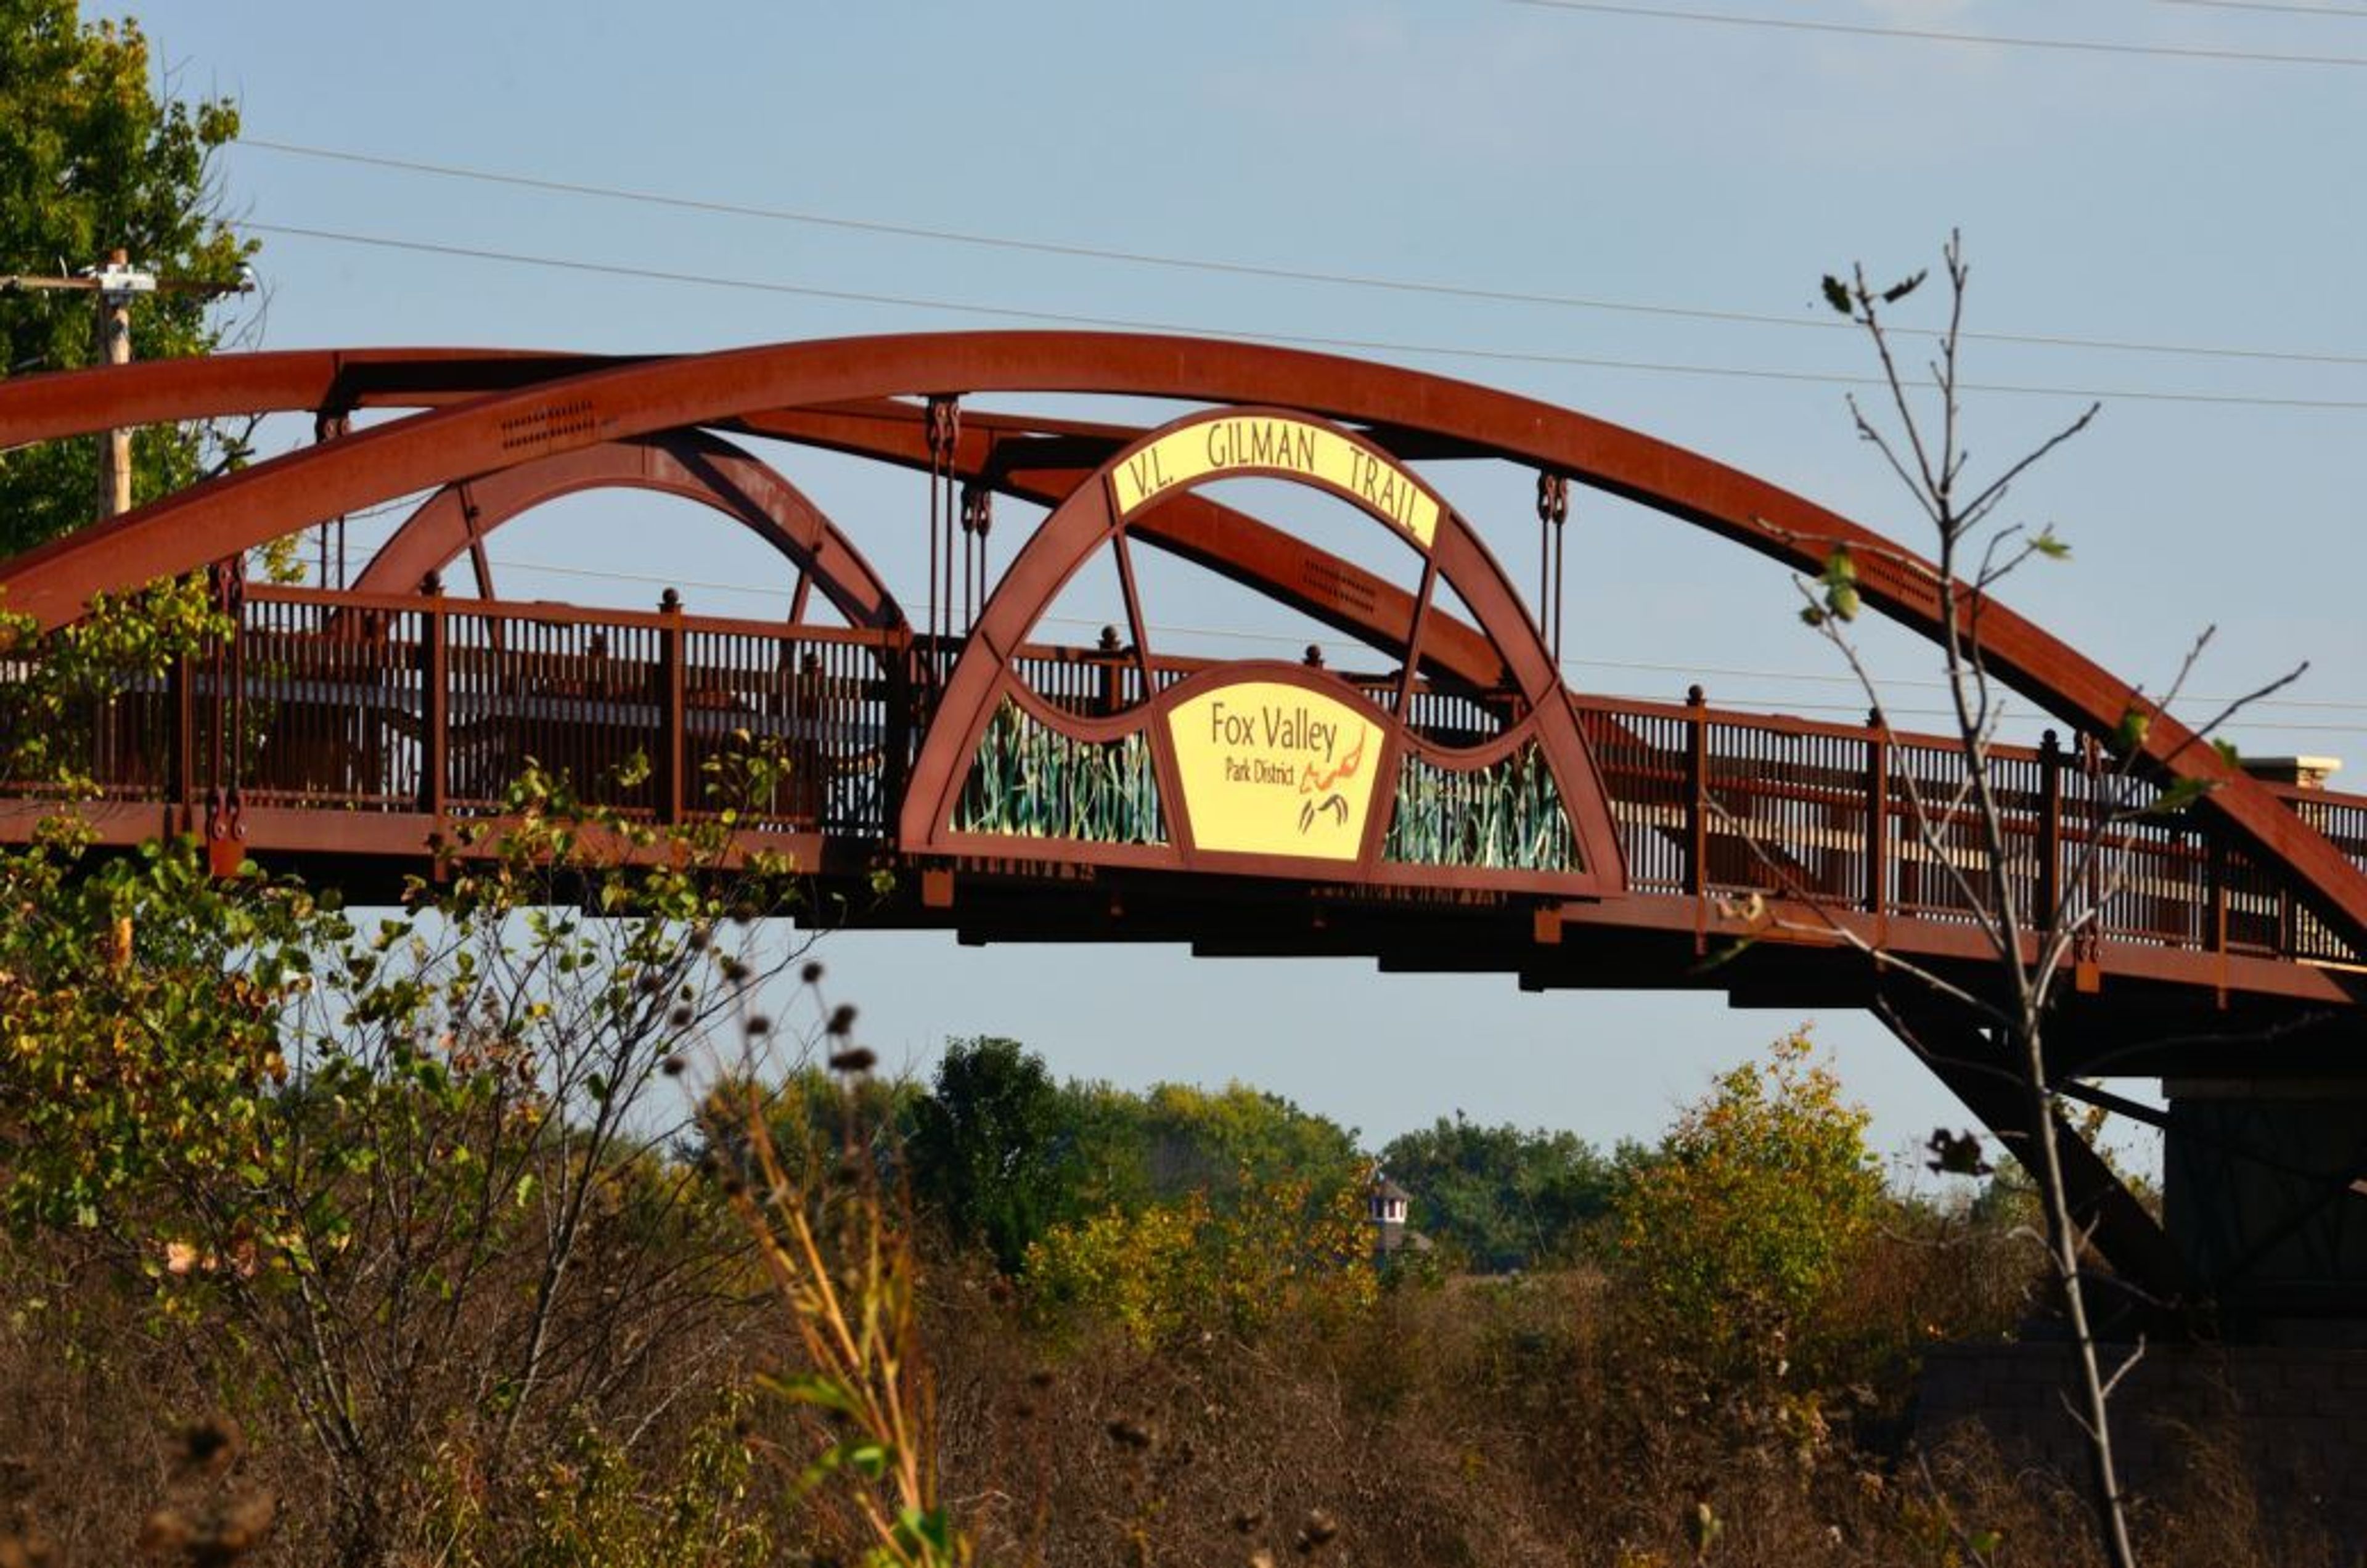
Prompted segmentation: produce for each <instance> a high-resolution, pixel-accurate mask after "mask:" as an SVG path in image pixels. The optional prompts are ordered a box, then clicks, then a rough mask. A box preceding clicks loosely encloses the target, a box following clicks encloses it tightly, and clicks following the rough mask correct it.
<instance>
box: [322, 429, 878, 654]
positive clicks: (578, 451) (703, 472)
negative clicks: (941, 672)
mask: <svg viewBox="0 0 2367 1568" xmlns="http://www.w3.org/2000/svg"><path fill="white" fill-rule="evenodd" d="M595 490H640V491H655V492H657V493H659V494H663V495H672V496H676V497H679V498H681V499H682V500H685V501H692V502H698V503H699V504H701V505H703V506H707V507H708V508H711V509H712V510H714V511H716V512H719V513H722V514H723V515H724V516H726V517H728V518H730V520H731V521H733V522H734V523H737V524H739V525H741V526H742V527H743V528H746V529H747V530H748V531H749V532H751V533H753V534H754V535H755V536H757V537H758V538H760V539H762V540H763V541H764V543H765V544H767V545H769V546H771V547H773V549H774V550H775V551H776V552H777V553H778V554H779V555H780V556H781V557H782V558H784V559H786V560H787V561H788V562H789V564H790V565H792V566H793V567H795V568H796V569H797V572H798V582H797V587H796V589H795V591H794V598H793V602H792V608H791V612H790V618H791V619H792V620H797V619H800V618H802V611H803V607H804V605H805V603H806V597H807V594H808V593H809V592H810V591H811V590H813V589H815V588H819V589H820V590H821V594H822V597H824V598H825V599H828V600H829V601H830V602H831V603H832V604H834V605H835V606H837V608H838V612H839V614H840V615H844V616H845V618H846V623H847V625H849V626H901V625H903V624H904V613H903V611H902V609H901V608H900V607H899V606H898V604H896V601H895V597H894V596H893V595H892V594H890V593H889V592H888V586H887V584H886V583H885V582H883V581H880V578H879V574H878V572H877V571H875V570H872V566H871V563H870V562H869V561H868V560H866V559H865V558H864V556H863V552H862V551H860V550H858V549H856V548H855V546H854V544H853V542H852V541H850V540H849V539H848V538H847V537H846V536H845V535H844V533H842V532H840V531H839V529H838V527H837V526H836V525H834V524H832V522H831V520H830V519H829V518H828V517H826V516H824V515H823V514H822V512H821V508H819V507H817V506H816V505H814V503H813V502H811V501H810V500H809V499H807V497H806V496H805V494H804V493H803V492H802V491H799V490H798V488H797V487H796V486H795V485H793V484H791V483H790V482H789V481H788V480H787V479H786V478H784V477H783V476H782V475H781V474H780V473H779V472H777V471H776V470H775V469H774V468H770V467H769V466H767V465H766V464H764V462H763V461H761V460H760V459H758V458H757V457H754V456H753V454H751V453H749V452H747V451H745V450H743V449H742V448H741V447H738V446H733V445H732V444H731V443H730V442H728V441H725V440H722V439H720V438H719V437H718V436H714V435H710V434H707V433H705V432H703V431H697V430H670V431H661V432H659V433H657V434H652V435H644V436H636V437H634V438H633V439H631V440H628V441H612V442H604V443H602V444H601V445H599V446H583V447H577V448H575V449H572V450H571V451H566V452H561V453H557V454H555V455H553V456H550V457H539V458H537V459H535V460H533V461H532V462H527V463H521V464H518V465H517V466H516V467H515V468H499V469H495V470H494V471H493V472H492V473H490V474H485V475H482V476H481V477H478V478H475V479H455V480H453V481H452V482H450V483H448V484H447V485H445V486H444V487H443V488H442V489H441V490H438V491H436V493H435V494H434V495H432V496H429V497H428V498H427V499H426V500H425V501H424V502H420V504H419V506H418V508H417V509H416V510H415V511H413V513H411V515H410V516H408V517H406V518H404V519H403V521H402V525H401V526H399V527H398V528H396V529H395V531H394V532H393V533H392V534H391V535H390V536H388V537H387V540H386V542H385V543H384V544H382V545H380V546H379V547H378V549H377V550H376V551H375V552H374V553H373V554H372V555H371V557H370V558H369V561H368V564H367V565H365V566H364V567H363V568H362V570H361V572H360V574H359V575H358V576H357V577H356V578H355V580H354V583H353V587H354V590H355V592H361V593H407V592H413V590H415V589H416V588H417V587H418V586H419V584H420V582H421V581H422V580H424V579H425V577H426V575H427V574H428V573H429V572H440V571H442V570H444V569H445V568H447V567H448V566H450V565H451V563H452V562H453V561H454V560H455V559H457V558H459V556H460V555H462V554H463V553H464V552H466V551H468V550H469V549H470V547H471V546H472V545H473V544H474V543H475V542H477V541H480V540H481V539H483V538H484V537H486V536H488V535H491V534H492V533H493V531H494V530H496V529H498V528H500V527H501V526H502V525H504V524H505V523H509V522H511V521H513V520H515V518H517V517H519V516H522V515H524V514H525V513H528V512H530V511H532V510H534V509H535V508H536V507H538V506H542V505H546V504H548V503H549V502H553V501H557V500H559V499H560V498H561V497H562V496H568V495H575V494H580V493H582V492H583V491H595ZM478 588H479V590H480V591H481V592H486V593H487V594H488V596H490V586H489V585H488V584H487V583H485V582H483V581H479V583H478Z"/></svg>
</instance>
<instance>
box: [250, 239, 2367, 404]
mask: <svg viewBox="0 0 2367 1568" xmlns="http://www.w3.org/2000/svg"><path fill="white" fill-rule="evenodd" d="M243 227H245V228H246V229H247V230H249V231H252V232H255V233H258V234H277V235H282V236H285V237H288V238H292V239H304V240H321V241H326V242H329V243H336V244H348V245H363V246H370V247H374V248H379V249H384V250H395V251H409V252H413V253H416V254H425V255H438V256H450V257H456V258H459V259H462V260H468V261H490V262H500V263H504V264H506V265H515V266H537V267H547V268H551V269H554V270H558V271H564V272H579V273H589V274H595V275H598V276H608V277H629V278H634V279H638V280H640V281H643V282H652V283H676V284H691V285H696V286H698V287H701V288H731V289H742V290H750V291H753V292H757V293H764V294H786V295H793V296H797V297H798V298H802V299H835V300H841V301H845V302H850V303H855V304H865V305H889V306H894V307H897V308H899V309H902V310H944V311H949V312H952V313H955V314H958V315H966V316H983V317H988V318H991V319H996V320H1003V321H1036V322H1043V323H1047V324H1050V325H1056V326H1070V327H1094V328H1102V329H1108V330H1116V331H1121V332H1151V333H1179V334H1184V335H1203V336H1205V335H1208V334H1210V333H1214V332H1217V331H1220V330H1221V331H1222V332H1223V333H1224V335H1227V336H1231V337H1238V338H1246V339H1250V340H1251V341H1255V342H1260V343H1270V344H1283V345H1286V346H1291V347H1300V348H1321V349H1332V350H1347V351H1353V352H1356V353H1365V354H1402V355H1429V356H1436V357H1443V358H1449V359H1473V360H1482V361H1488V362H1491V363H1497V364H1516V365H1551V366H1560V367H1576V368H1581V369H1594V370H1632V371H1640V372H1647V373H1650V374H1655V375H1669V376H1700V377H1711V378H1727V379H1736V380H1753V381H1784V382H1795V383H1799V382H1805V383H1810V384H1815V385H1822V386H1834V387H1880V386H1884V385H1886V383H1885V382H1884V381H1883V380H1882V379H1881V378H1878V377H1874V376H1862V375H1860V376H1853V375H1844V374H1838V373H1833V372H1827V371H1814V370H1779V369H1772V368H1765V367H1747V366H1730V365H1682V364H1673V363H1670V362H1667V361H1660V360H1643V359H1613V358H1606V357H1603V356H1599V355H1574V354H1546V353H1540V352H1535V351H1531V350H1522V349H1501V348H1472V347H1467V346H1460V345H1455V344H1418V343H1405V342H1399V341H1395V340H1390V339H1381V338H1351V337H1323V336H1316V335H1312V334H1306V333H1272V332H1245V331H1240V330H1237V329H1212V328H1209V327H1206V326H1194V325H1189V324H1184V323H1178V322H1172V321H1143V320H1139V319H1136V318H1131V317H1121V316H1094V315H1086V314H1082V313H1079V312H1075V311H1068V310H1032V309H1029V308H1026V307H1024V306H1015V305H980V304H974V303H969V302H966V301H961V300H953V299H930V298H926V297H923V296H920V295H910V294H884V293H878V292H874V291H870V290H866V289H851V288H823V287H821V286H820V285H816V284H803V283H781V282H775V281H771V280H766V279H761V278H741V277H724V276H717V275H714V274H710V273H694V272H677V271H673V270H670V269H666V268H660V267H640V266H622V265H616V264H613V263H607V262H590V261H583V260H581V259H578V258H575V257H572V256H540V255H531V254H524V253H521V252H516V251H497V250H491V249H487V248H484V247H481V246H473V245H452V244H443V243H436V242H433V241H427V240H399V239H395V238H392V237H391V236H388V235H379V234H354V233H347V232H344V231H337V230H332V229H312V228H304V227H299V226H296V225H293V224H283V223H252V222H251V223H247V224H245V225H243ZM1958 389H1959V390H1960V391H1965V392H1983V393H1992V394H1998V395H2004V396H2015V397H2047V398H2081V399H2105V400H2118V401H2128V402H2161V403H2195V404H2207V405H2213V406H2218V407H2242V408H2282V409H2327V410H2339V411H2345V412H2356V411H2361V410H2367V400H2362V399H2356V398H2349V399H2346V398H2277V397H2259V396H2249V395H2243V394H2237V393H2229V392H2165V391H2160V390H2154V389H2138V388H2120V389H2094V388H2081V387H2052V386H2036V385H2025V384H2019V383H2012V382H2001V381H1991V382H1977V383H1976V382H1964V383H1960V384H1959V387H1958Z"/></svg>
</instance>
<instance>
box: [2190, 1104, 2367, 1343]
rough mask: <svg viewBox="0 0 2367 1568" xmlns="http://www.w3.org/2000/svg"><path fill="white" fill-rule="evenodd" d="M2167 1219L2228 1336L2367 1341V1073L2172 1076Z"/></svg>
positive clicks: (2257, 1339) (2286, 1340)
mask: <svg viewBox="0 0 2367 1568" xmlns="http://www.w3.org/2000/svg"><path fill="white" fill-rule="evenodd" d="M2163 1089H2164V1091H2165V1096H2166V1098H2167V1099H2168V1100H2169V1128H2168V1132H2167V1135H2166V1137H2165V1138H2164V1141H2163V1155H2162V1187H2163V1190H2162V1219H2163V1224H2164V1226H2165V1228H2166V1229H2167V1230H2168V1231H2169V1237H2170V1240H2171V1242H2172V1244H2173V1245H2174V1246H2175V1247H2177V1249H2178V1251H2179V1253H2180V1255H2181V1256H2182V1257H2183V1258H2185V1259H2186V1261H2187V1263H2188V1265H2189V1266H2190V1267H2191V1269H2192V1270H2193V1272H2194V1274H2195V1275H2196V1276H2197V1277H2198V1278H2199V1279H2201V1280H2203V1281H2205V1282H2206V1283H2207V1284H2208V1285H2209V1286H2210V1287H2211V1288H2212V1290H2213V1292H2214V1295H2215V1297H2216V1298H2217V1304H2218V1309H2219V1317H2220V1329H2221V1332H2222V1334H2223V1335H2224V1336H2225V1337H2226V1338H2228V1339H2229V1340H2231V1341H2235V1342H2242V1343H2254V1344H2282V1345H2294V1346H2298V1345H2321V1346H2324V1345H2342V1346H2348V1347H2367V1078H2361V1077H2329V1078H2308V1079H2302V1078H2238V1077H2211V1078H2171V1079H2169V1080H2167V1081H2166V1082H2165V1083H2164V1085H2163Z"/></svg>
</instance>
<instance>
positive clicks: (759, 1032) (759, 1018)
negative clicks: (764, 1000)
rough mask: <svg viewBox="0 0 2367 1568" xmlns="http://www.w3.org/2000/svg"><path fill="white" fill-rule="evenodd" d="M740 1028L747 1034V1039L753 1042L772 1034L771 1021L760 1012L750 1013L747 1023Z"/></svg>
mask: <svg viewBox="0 0 2367 1568" xmlns="http://www.w3.org/2000/svg"><path fill="white" fill-rule="evenodd" d="M740 1027H741V1028H742V1029H744V1030H746V1031H747V1032H748V1038H749V1039H751V1040H754V1039H757V1038H759V1037H760V1036H763V1035H766V1034H770V1033H771V1032H773V1021H772V1020H771V1019H769V1018H766V1017H765V1016H764V1014H763V1013H761V1012H752V1013H750V1014H749V1015H748V1021H747V1022H745V1023H743V1024H742V1025H741V1026H740Z"/></svg>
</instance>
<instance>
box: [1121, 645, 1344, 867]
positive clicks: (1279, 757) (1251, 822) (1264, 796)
mask: <svg viewBox="0 0 2367 1568" xmlns="http://www.w3.org/2000/svg"><path fill="white" fill-rule="evenodd" d="M1167 727H1168V734H1169V736H1170V737H1171V738H1172V739H1173V741H1174V743H1175V771H1176V773H1177V776H1178V777H1179V778H1180V779H1181V780H1182V782H1183V809H1184V814H1185V815H1186V817H1187V818H1189V819H1190V821H1191V824H1192V841H1193V842H1194V843H1195V844H1196V845H1197V846H1198V847H1199V848H1201V849H1204V850H1228V851H1231V852H1235V853H1238V854H1265V855H1304V856H1307V857H1308V858H1310V859H1314V860H1354V859H1355V858H1356V854H1357V852H1358V851H1359V850H1360V849H1362V848H1363V846H1364V841H1365V817H1366V812H1367V810H1368V808H1369V807H1371V805H1372V800H1373V778H1374V775H1375V774H1376V773H1378V772H1379V771H1380V765H1381V727H1380V726H1379V725H1378V724H1376V723H1375V722H1373V721H1372V719H1371V718H1369V717H1368V716H1365V714H1362V713H1360V712H1358V711H1357V710H1356V709H1354V708H1353V707H1350V706H1349V705H1347V704H1345V703H1342V702H1338V701H1335V700H1334V699H1332V698H1331V697H1327V696H1324V695H1323V694H1320V693H1319V692H1310V691H1308V689H1307V688H1306V687H1304V686H1291V685H1285V684H1284V683H1282V682H1278V681H1242V682H1237V683H1235V684H1233V685H1229V686H1220V687H1218V688H1217V689H1216V690H1214V691H1210V692H1203V693H1201V694H1199V695H1198V696H1196V697H1194V698H1192V699H1190V700H1189V701H1187V702H1182V703H1178V704H1176V705H1175V706H1174V707H1173V708H1172V709H1170V710H1169V711H1168V715H1167Z"/></svg>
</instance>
